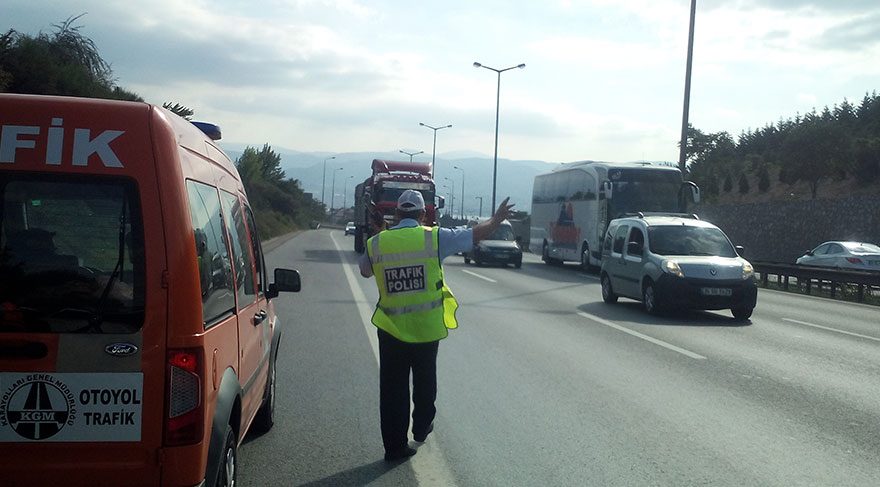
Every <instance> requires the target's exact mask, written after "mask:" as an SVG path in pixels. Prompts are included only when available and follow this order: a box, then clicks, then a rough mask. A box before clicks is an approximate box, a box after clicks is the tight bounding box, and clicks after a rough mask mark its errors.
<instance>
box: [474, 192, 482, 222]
mask: <svg viewBox="0 0 880 487" xmlns="http://www.w3.org/2000/svg"><path fill="white" fill-rule="evenodd" d="M474 199H475V200H480V218H483V197H482V196H474Z"/></svg>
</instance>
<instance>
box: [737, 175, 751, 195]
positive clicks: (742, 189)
mask: <svg viewBox="0 0 880 487" xmlns="http://www.w3.org/2000/svg"><path fill="white" fill-rule="evenodd" d="M737 185H738V186H739V194H746V193H748V192H749V189H750V188H749V178H748V177H746V173H742V174H740V175H739V181H738V182H737Z"/></svg>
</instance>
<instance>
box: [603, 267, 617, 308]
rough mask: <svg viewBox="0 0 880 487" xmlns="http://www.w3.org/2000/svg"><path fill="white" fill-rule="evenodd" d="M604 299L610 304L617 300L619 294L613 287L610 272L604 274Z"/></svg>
mask: <svg viewBox="0 0 880 487" xmlns="http://www.w3.org/2000/svg"><path fill="white" fill-rule="evenodd" d="M602 301H605V302H606V303H608V304H613V303H616V302H617V295H616V294H614V289H612V287H611V278H610V277H608V274H602Z"/></svg>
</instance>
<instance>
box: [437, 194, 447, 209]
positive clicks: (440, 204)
mask: <svg viewBox="0 0 880 487" xmlns="http://www.w3.org/2000/svg"><path fill="white" fill-rule="evenodd" d="M444 206H446V198H444V197H442V196H437V209H438V210H439V209H441V208H443V207H444Z"/></svg>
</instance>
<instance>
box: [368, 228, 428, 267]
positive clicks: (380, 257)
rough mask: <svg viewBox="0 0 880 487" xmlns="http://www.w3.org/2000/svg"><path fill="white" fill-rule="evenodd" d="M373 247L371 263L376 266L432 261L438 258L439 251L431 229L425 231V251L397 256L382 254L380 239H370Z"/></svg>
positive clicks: (400, 253) (397, 254)
mask: <svg viewBox="0 0 880 487" xmlns="http://www.w3.org/2000/svg"><path fill="white" fill-rule="evenodd" d="M370 240H371V242H370V243H371V245H372V247H373V254H372V255H371V256H370V262H372V263H374V264H382V263H384V262H394V261H400V260H415V259H430V258H431V257H436V256H437V249H436V248H435V247H434V239H433V232H432V231H431V230H429V229H426V230H425V249H424V250H418V251H415V252H399V253H396V254H382V253H380V252H379V239H378V238H374V239H370Z"/></svg>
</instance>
